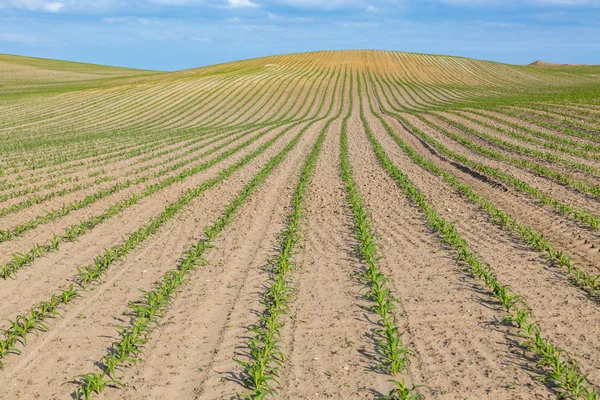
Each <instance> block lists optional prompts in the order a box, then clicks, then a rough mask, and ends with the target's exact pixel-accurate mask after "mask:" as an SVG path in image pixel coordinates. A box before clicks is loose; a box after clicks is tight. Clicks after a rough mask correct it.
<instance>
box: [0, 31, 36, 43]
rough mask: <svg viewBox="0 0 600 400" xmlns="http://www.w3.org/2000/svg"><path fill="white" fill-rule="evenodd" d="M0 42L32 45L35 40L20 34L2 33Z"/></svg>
mask: <svg viewBox="0 0 600 400" xmlns="http://www.w3.org/2000/svg"><path fill="white" fill-rule="evenodd" d="M0 42H13V43H32V42H35V39H34V38H32V37H30V36H25V35H20V34H18V33H0Z"/></svg>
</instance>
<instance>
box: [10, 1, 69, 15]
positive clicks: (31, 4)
mask: <svg viewBox="0 0 600 400" xmlns="http://www.w3.org/2000/svg"><path fill="white" fill-rule="evenodd" d="M64 6H65V5H64V3H63V2H62V1H45V0H5V1H0V7H12V8H20V9H24V10H30V11H45V12H58V11H60V10H62V9H63V7H64Z"/></svg>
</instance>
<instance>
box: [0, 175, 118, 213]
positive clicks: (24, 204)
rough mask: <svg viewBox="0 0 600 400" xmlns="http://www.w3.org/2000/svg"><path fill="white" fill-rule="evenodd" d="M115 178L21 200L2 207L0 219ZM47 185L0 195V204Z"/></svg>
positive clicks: (106, 177) (107, 177) (96, 180)
mask: <svg viewBox="0 0 600 400" xmlns="http://www.w3.org/2000/svg"><path fill="white" fill-rule="evenodd" d="M115 179H116V178H114V177H112V176H103V177H101V178H97V179H95V180H94V181H93V182H87V183H80V184H78V185H75V186H73V187H69V188H63V189H60V190H57V191H55V192H50V193H47V194H45V195H43V196H39V195H34V196H31V197H28V198H26V199H25V200H21V201H19V202H18V203H16V204H13V205H10V206H8V207H4V208H2V209H0V217H3V216H5V215H8V214H12V213H15V212H17V211H20V210H23V209H25V208H27V207H29V206H32V205H34V204H40V203H43V202H44V201H48V200H50V199H53V198H55V197H63V196H66V195H67V194H71V193H75V192H77V191H80V190H85V189H87V188H89V187H92V186H95V185H99V184H101V183H104V182H110V181H114V180H115ZM72 181H73V179H72V178H71V180H64V181H59V180H57V181H55V182H57V185H58V182H61V183H65V182H72ZM46 186H47V185H42V186H28V187H26V188H24V189H21V190H18V191H14V192H10V193H4V194H1V195H0V202H4V201H6V200H10V199H14V198H16V197H21V196H24V195H26V194H30V193H33V192H34V191H39V190H42V189H44V188H45V187H46Z"/></svg>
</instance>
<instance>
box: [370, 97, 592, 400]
mask: <svg viewBox="0 0 600 400" xmlns="http://www.w3.org/2000/svg"><path fill="white" fill-rule="evenodd" d="M359 90H360V89H359ZM365 122H366V120H365ZM367 124H368V123H367ZM366 134H367V136H368V139H369V141H370V142H371V145H372V148H373V150H374V152H375V154H376V156H377V159H378V160H379V163H380V164H381V165H382V167H383V169H384V170H385V171H386V172H387V173H388V174H389V175H390V177H391V178H393V179H394V180H395V181H396V183H397V184H398V186H399V187H400V188H401V189H402V190H403V191H404V192H405V193H406V195H407V196H408V198H409V199H410V200H411V201H413V202H414V203H415V204H416V205H417V206H418V207H419V208H420V209H421V210H422V212H423V214H424V216H425V218H426V219H427V223H428V225H429V226H431V227H432V228H433V229H434V230H435V231H437V232H438V234H439V235H440V236H441V238H442V240H443V241H444V242H445V243H447V244H448V245H450V246H452V248H454V250H455V251H456V256H457V261H458V262H459V263H460V264H461V265H462V266H464V267H466V268H467V269H468V271H469V272H470V273H471V274H472V276H473V277H475V278H476V279H477V280H479V281H481V282H483V283H484V284H485V286H486V287H487V288H488V289H489V290H490V292H491V293H492V294H493V295H494V296H495V297H496V298H497V300H498V301H499V302H500V303H501V304H502V306H503V307H504V308H505V310H506V312H507V316H506V320H507V321H510V322H514V323H515V324H516V325H517V327H518V329H519V336H520V337H521V338H522V339H523V341H522V344H523V345H524V346H525V347H526V348H527V349H529V350H530V351H531V352H533V353H535V354H536V355H537V357H538V363H537V366H538V367H539V368H541V369H543V370H544V374H543V379H544V380H545V381H546V382H547V383H550V384H553V385H554V386H555V387H556V388H557V390H558V392H559V396H560V397H561V398H568V397H573V398H584V399H589V400H596V399H599V398H600V392H598V391H597V390H596V389H595V388H594V387H593V386H592V385H591V384H590V383H589V382H588V381H587V379H586V378H587V375H585V374H583V373H582V372H580V368H579V364H578V362H577V361H576V360H575V359H574V358H572V357H571V356H570V355H569V354H568V353H567V352H566V351H565V350H563V349H561V348H559V347H558V346H556V345H554V344H553V343H552V342H551V341H550V340H549V339H548V338H546V337H544V336H543V333H542V330H541V328H540V327H539V325H538V324H537V323H536V322H535V321H532V315H531V312H530V310H529V307H528V306H527V304H526V303H525V300H524V299H523V298H522V297H521V296H520V295H519V294H516V293H514V292H513V291H512V290H511V289H510V287H508V286H507V285H503V284H501V283H500V282H499V281H498V279H497V276H496V272H495V270H494V268H493V267H492V266H490V265H487V264H485V263H484V262H482V261H481V260H480V259H479V257H478V256H477V255H476V254H475V253H474V252H472V251H471V250H470V249H469V247H468V245H467V242H466V241H465V240H464V239H463V238H462V237H461V236H460V234H459V233H458V231H457V230H456V228H455V226H454V224H452V223H451V222H449V221H447V220H445V219H443V218H442V217H440V216H439V215H438V213H437V211H436V209H435V208H434V207H433V205H432V204H430V203H429V202H427V200H426V199H425V197H423V195H422V194H421V192H420V191H419V190H418V189H417V188H416V187H415V186H414V185H413V184H412V182H410V180H409V179H408V177H407V176H406V175H404V174H403V173H402V171H401V170H400V169H398V167H396V166H395V165H394V164H393V163H392V162H391V161H390V159H389V158H388V157H387V155H386V153H385V151H384V149H383V147H382V146H381V145H380V144H379V142H377V140H376V139H375V136H374V135H373V133H372V132H371V131H370V130H366Z"/></svg>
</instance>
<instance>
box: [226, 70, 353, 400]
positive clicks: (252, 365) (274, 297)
mask: <svg viewBox="0 0 600 400" xmlns="http://www.w3.org/2000/svg"><path fill="white" fill-rule="evenodd" d="M338 78H339V75H338ZM334 86H335V87H337V78H336V83H335V85H334ZM343 88H345V77H344V84H343V85H342V93H343V92H344V89H343ZM332 104H333V103H332ZM330 110H331V107H330ZM340 113H341V108H340V112H338V113H337V115H336V116H334V117H333V118H330V119H329V120H328V121H327V122H326V124H325V125H324V127H323V128H322V129H321V132H320V133H319V137H318V139H317V142H316V144H315V146H314V147H313V149H312V151H311V153H310V155H309V156H308V159H307V160H306V162H305V164H304V167H303V169H302V172H301V174H300V179H299V182H298V185H297V186H296V190H295V192H294V196H293V198H292V204H291V208H292V210H291V212H290V214H289V215H288V217H287V224H286V228H285V229H284V230H283V232H282V233H281V236H280V239H279V253H278V255H277V256H276V257H274V258H273V260H271V262H270V263H269V267H268V272H269V279H268V283H267V289H266V290H265V292H264V294H263V298H262V299H261V303H262V304H263V305H264V306H265V309H264V311H263V313H262V315H261V316H260V318H259V320H258V322H257V323H256V324H255V325H254V326H253V327H252V328H251V329H250V332H251V333H252V334H253V337H252V338H251V339H250V340H249V341H248V343H247V347H248V358H249V361H244V360H240V359H236V360H235V361H236V362H237V363H238V364H239V365H240V366H241V367H242V368H243V370H244V375H245V383H246V387H247V388H248V389H250V390H251V392H250V393H246V394H244V395H242V396H241V397H244V398H249V399H263V398H266V397H268V396H274V395H275V394H276V390H275V387H274V386H273V384H278V381H277V378H278V376H279V369H280V368H281V366H282V364H283V362H284V358H285V356H284V354H283V352H282V351H281V350H280V344H281V333H280V332H281V329H282V328H283V326H284V322H283V320H282V319H283V317H284V315H286V314H287V313H288V311H289V303H290V301H291V296H292V288H291V283H290V278H289V275H290V274H291V273H292V272H293V270H294V269H295V263H294V261H293V254H294V251H295V249H296V247H297V245H298V242H299V241H300V239H301V234H300V226H301V218H302V212H303V206H304V199H305V197H306V190H307V187H308V185H309V184H310V181H311V177H312V175H313V172H314V169H315V166H316V163H317V158H318V156H319V153H320V151H321V148H322V147H323V142H324V140H325V134H326V132H327V130H328V129H329V127H330V125H331V124H332V123H333V121H334V120H335V119H337V118H338V117H339V115H340ZM327 114H329V112H328V113H327Z"/></svg>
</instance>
